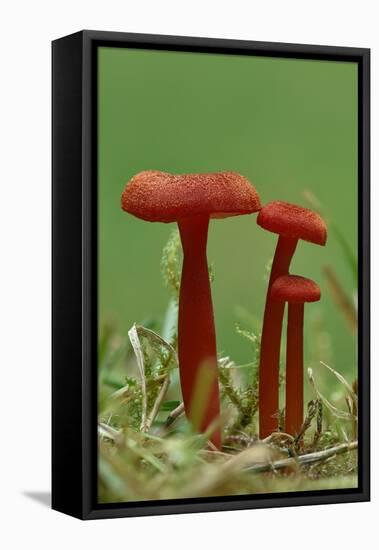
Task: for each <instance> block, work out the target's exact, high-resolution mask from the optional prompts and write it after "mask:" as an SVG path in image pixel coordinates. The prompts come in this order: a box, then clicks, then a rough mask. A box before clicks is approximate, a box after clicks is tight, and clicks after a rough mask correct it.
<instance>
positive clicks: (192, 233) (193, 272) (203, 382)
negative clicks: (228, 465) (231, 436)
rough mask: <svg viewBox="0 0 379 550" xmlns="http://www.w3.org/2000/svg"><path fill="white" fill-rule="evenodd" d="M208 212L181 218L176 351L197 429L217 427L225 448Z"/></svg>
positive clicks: (215, 437) (215, 435)
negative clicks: (180, 273)
mask: <svg viewBox="0 0 379 550" xmlns="http://www.w3.org/2000/svg"><path fill="white" fill-rule="evenodd" d="M208 224H209V216H208V215H200V216H193V217H191V218H185V219H181V220H178V225H179V231H180V238H181V241H182V246H183V254H184V257H183V267H182V278H181V283H180V298H179V316H178V354H179V372H180V382H181V387H182V393H183V402H184V408H185V412H186V415H187V418H188V419H189V420H190V422H191V423H192V425H193V427H194V428H195V429H196V430H199V431H202V432H204V431H206V430H207V429H208V428H209V427H210V426H211V425H212V424H214V426H215V429H214V431H213V432H212V434H211V435H210V440H211V441H212V443H213V444H214V445H215V446H216V447H217V448H220V447H221V430H220V426H219V425H217V422H220V398H219V387H218V368H217V351H216V334H215V326H214V317H213V307H212V296H211V287H210V282H209V273H208V263H207V256H206V248H207V236H208Z"/></svg>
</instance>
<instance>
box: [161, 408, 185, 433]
mask: <svg viewBox="0 0 379 550" xmlns="http://www.w3.org/2000/svg"><path fill="white" fill-rule="evenodd" d="M183 414H184V403H180V405H178V406H177V407H176V408H175V409H174V410H173V411H171V412H170V414H169V415H168V417H167V418H166V422H165V428H168V427H170V426H171V424H173V423H174V422H175V420H176V419H177V418H179V417H180V416H183Z"/></svg>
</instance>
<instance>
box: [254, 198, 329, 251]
mask: <svg viewBox="0 0 379 550" xmlns="http://www.w3.org/2000/svg"><path fill="white" fill-rule="evenodd" d="M257 223H258V225H260V226H261V227H263V228H264V229H267V230H268V231H271V232H272V233H278V234H279V235H283V236H284V237H290V238H294V239H302V240H303V241H309V242H311V243H314V244H319V245H322V246H323V245H325V243H326V237H327V227H326V224H325V222H324V220H323V219H322V218H321V216H320V215H319V214H317V212H313V211H312V210H309V209H308V208H303V207H302V206H298V205H296V204H290V203H288V202H283V201H273V202H269V203H268V204H266V205H264V206H263V207H262V208H261V210H260V212H259V215H258V218H257Z"/></svg>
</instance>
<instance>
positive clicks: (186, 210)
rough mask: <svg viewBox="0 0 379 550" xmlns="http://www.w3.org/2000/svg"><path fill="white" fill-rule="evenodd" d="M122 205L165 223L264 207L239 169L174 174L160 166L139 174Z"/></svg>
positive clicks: (143, 216) (127, 189) (151, 219)
mask: <svg viewBox="0 0 379 550" xmlns="http://www.w3.org/2000/svg"><path fill="white" fill-rule="evenodd" d="M121 206H122V209H123V210H125V211H126V212H129V213H130V214H133V216H136V217H137V218H142V219H143V220H146V221H150V222H164V223H169V222H173V221H178V220H181V219H184V218H188V217H191V216H200V215H208V216H209V217H211V218H226V217H229V216H238V215H239V214H252V213H253V212H257V211H258V210H259V209H260V208H261V204H260V200H259V196H258V193H257V191H256V190H255V188H254V186H253V185H252V184H251V183H250V182H249V181H248V180H247V179H246V178H245V177H243V176H241V175H240V174H237V173H236V172H214V173H209V174H182V175H174V174H168V173H167V172H159V171H157V170H147V171H144V172H140V173H139V174H137V175H135V176H134V177H133V178H132V179H131V180H130V182H129V183H128V184H127V185H126V187H125V189H124V192H123V193H122V197H121Z"/></svg>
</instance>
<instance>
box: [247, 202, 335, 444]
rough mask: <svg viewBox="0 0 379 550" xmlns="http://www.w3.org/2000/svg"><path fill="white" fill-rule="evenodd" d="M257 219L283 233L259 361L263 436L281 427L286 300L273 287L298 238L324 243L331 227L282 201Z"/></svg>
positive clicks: (285, 270) (313, 214)
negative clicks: (278, 298)
mask: <svg viewBox="0 0 379 550" xmlns="http://www.w3.org/2000/svg"><path fill="white" fill-rule="evenodd" d="M257 223H258V225H260V226H261V227H263V228H264V229H267V230H268V231H271V232H273V233H277V234H278V235H279V239H278V244H277V246H276V251H275V256H274V260H273V263H272V268H271V274H270V279H269V283H268V289H267V296H266V305H265V311H264V316H263V328H262V337H261V351H260V362H259V435H260V437H261V438H262V439H263V438H265V437H267V436H269V435H270V434H271V433H272V432H275V431H277V430H278V412H279V362H280V341H281V335H282V323H283V314H284V303H282V302H273V301H272V300H271V298H270V291H271V287H272V285H273V283H274V281H275V280H276V279H277V278H278V277H280V276H282V275H287V274H288V270H289V266H290V263H291V260H292V256H293V254H294V252H295V249H296V245H297V242H298V240H299V239H302V240H304V241H308V242H311V243H314V244H319V245H322V246H323V245H325V243H326V237H327V228H326V225H325V222H324V220H323V219H322V218H321V216H319V214H317V213H316V212H312V210H308V209H307V208H302V207H301V206H297V205H295V204H289V203H287V202H281V201H274V202H270V203H268V204H266V205H265V206H263V207H262V209H261V210H260V212H259V214H258V219H257Z"/></svg>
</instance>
